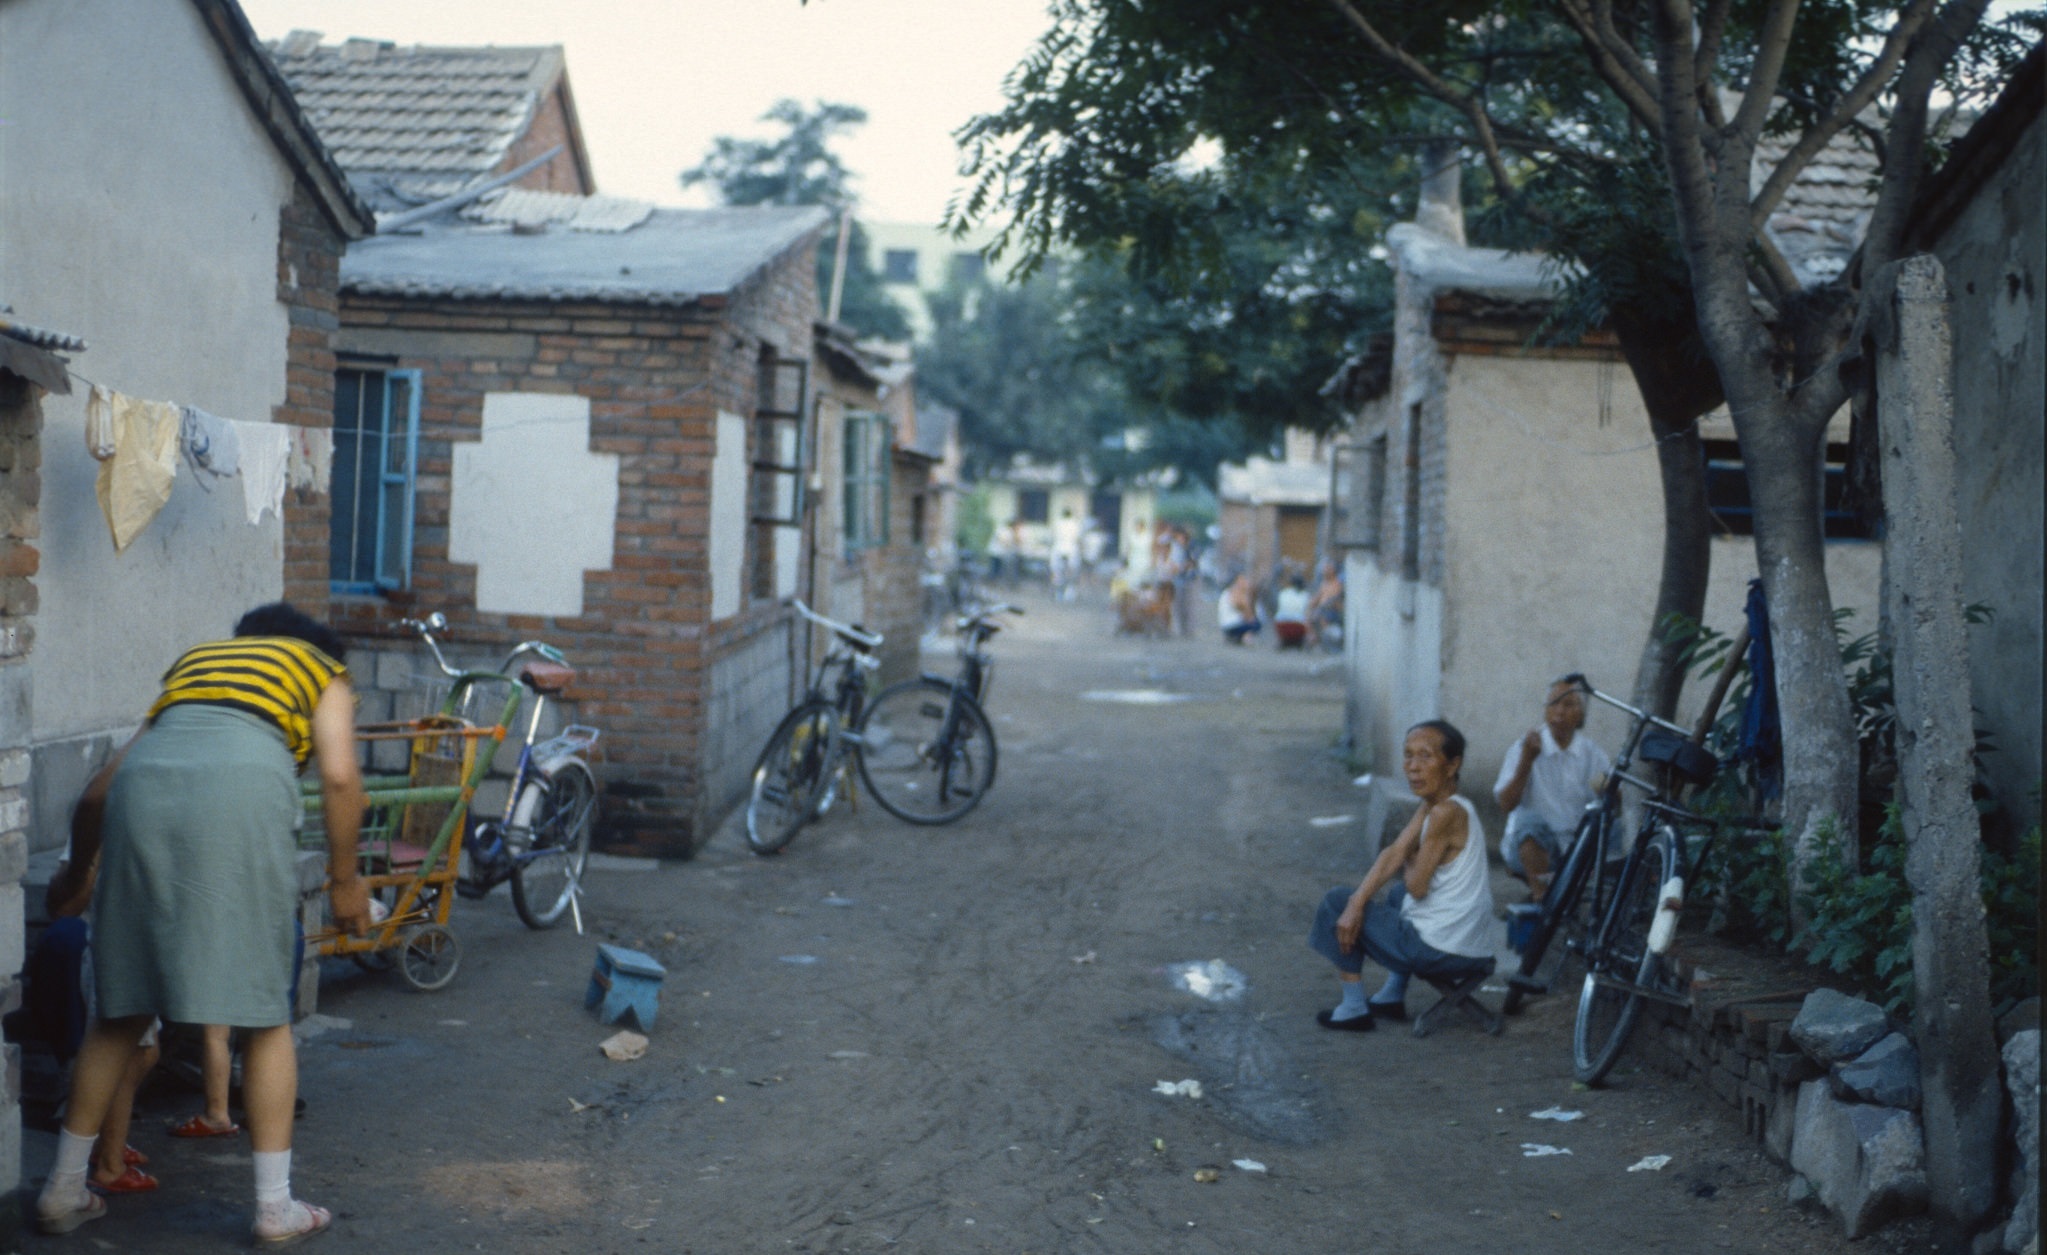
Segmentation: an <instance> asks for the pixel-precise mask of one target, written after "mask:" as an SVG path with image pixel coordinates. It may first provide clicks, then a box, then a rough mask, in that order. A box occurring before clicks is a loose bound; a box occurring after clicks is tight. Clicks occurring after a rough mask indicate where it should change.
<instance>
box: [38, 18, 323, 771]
mask: <svg viewBox="0 0 2047 1255" xmlns="http://www.w3.org/2000/svg"><path fill="white" fill-rule="evenodd" d="M0 120H4V125H0V189H4V195H0V284H4V288H0V300H4V301H6V302H7V303H9V304H11V305H13V307H14V310H15V315H16V316H17V317H19V318H21V319H22V320H23V321H26V322H30V323H34V324H37V325H42V326H50V327H56V328H60V329H62V330H65V331H68V332H72V333H75V334H77V335H80V336H82V337H83V338H84V339H85V340H86V341H87V342H88V344H89V346H90V347H89V348H88V350H87V351H85V352H83V353H78V354H75V355H73V366H74V368H75V370H76V372H77V373H78V374H79V375H81V376H84V377H86V378H89V379H92V380H95V381H97V382H99V383H102V384H105V385H107V386H109V387H112V388H115V389H118V390H120V391H122V392H126V393H128V394H130V395H134V396H139V397H145V398H149V399H153V400H162V401H171V402H177V403H181V404H189V405H195V406H198V407H200V408H202V409H205V410H208V411H211V412H213V413H215V414H219V415H221V416H223V417H228V418H235V419H242V420H251V421H258V422H263V421H268V420H269V418H270V415H271V411H272V407H274V406H275V405H277V404H278V403H279V402H281V401H282V400H283V399H284V394H285V353H286V337H287V333H288V330H289V328H288V325H287V315H286V310H285V307H284V305H282V304H281V303H280V302H279V300H278V286H279V281H280V276H279V275H278V264H277V233H278V215H279V211H280V209H281V207H282V206H283V205H284V204H285V203H286V201H287V200H288V199H289V197H290V195H291V191H292V184H291V179H290V175H289V173H288V171H287V169H286V167H285V164H284V160H283V158H282V157H281V156H280V154H279V153H278V152H277V150H276V148H275V147H274V146H273V144H272V142H271V140H270V138H269V137H268V135H267V134H266V133H265V132H264V131H263V129H262V127H261V126H260V125H259V124H258V123H257V122H256V120H255V118H254V117H253V116H252V115H251V113H250V111H249V107H248V105H247V104H246V102H245V101H244V99H243V97H242V95H241V93H240V91H239V89H238V88H237V86H236V84H235V82H234V80H233V77H232V75H231V72H230V70H229V68H228V66H227V64H226V62H225V60H224V58H223V56H222V54H221V52H220V50H219V48H218V46H217V45H216V44H215V43H214V42H213V39H212V37H211V36H210V35H209V34H208V33H207V32H206V31H205V29H204V28H203V27H202V25H201V23H200V19H199V17H198V16H197V14H196V12H195V10H194V8H193V6H191V5H189V4H182V3H177V4H172V3H158V4H143V3H134V2H132V0H130V2H123V0H9V2H8V3H5V4H0ZM85 400H86V397H85V388H84V387H83V386H80V387H79V388H78V389H77V391H76V392H75V393H74V394H73V395H72V396H69V397H58V396H53V397H49V398H47V400H46V401H45V404H44V416H45V429H44V433H43V456H44V463H43V490H42V536H41V538H40V541H39V545H40V547H41V550H42V569H41V572H40V573H39V574H38V576H37V580H36V583H37V586H38V589H39V590H40V597H41V605H40V609H39V611H38V614H37V641H36V649H35V653H34V655H33V657H32V661H31V665H32V666H33V668H34V670H35V691H36V700H35V720H34V727H35V737H36V741H37V743H38V745H44V744H47V743H49V742H51V741H53V740H57V739H62V738H67V737H78V736H85V735H99V734H104V733H107V732H109V731H111V730H114V729H117V728H121V727H127V726H132V725H133V724H134V723H135V722H136V721H137V720H138V719H139V718H140V716H141V714H142V712H143V710H144V709H145V708H146V707H147V706H148V704H149V702H150V700H151V699H152V698H153V697H154V696H155V694H156V687H157V680H158V678H159V676H160V675H161V674H162V672H163V669H164V668H165V666H167V665H168V664H169V663H170V662H171V660H172V659H173V658H174V657H175V656H176V655H177V654H178V652H179V651H181V650H182V649H184V648H185V647H186V646H188V645H190V644H192V643H194V642H195V641H198V640H203V639H207V638H209V637H216V636H220V635H223V634H225V633H226V632H227V631H228V630H229V629H230V628H231V626H232V625H233V622H234V619H235V617H236V616H237V615H238V614H239V613H240V612H241V611H242V610H244V609H246V608H247V607H249V606H251V605H254V604H257V603H259V602H263V601H268V600H274V599H275V598H276V597H277V596H278V595H279V593H280V591H281V590H282V587H283V539H282V537H283V533H282V525H281V523H280V521H279V520H278V519H277V518H276V516H275V515H270V516H268V517H267V518H266V519H265V520H264V521H263V523H262V524H261V525H260V526H252V525H250V524H249V523H248V522H247V521H246V519H245V517H244V512H243V506H242V494H241V486H240V484H239V482H235V481H230V482H228V483H226V484H224V485H217V486H215V487H214V489H213V491H211V492H210V493H209V492H207V491H204V490H202V489H201V487H200V486H199V485H198V484H197V483H196V482H195V481H194V479H193V477H192V475H191V474H190V472H189V470H181V473H180V475H179V478H178V480H177V483H176V485H175V487H174V490H173V492H172V495H171V499H170V502H169V504H168V505H167V506H166V507H165V508H164V510H163V512H162V513H161V514H159V515H158V516H157V518H156V520H155V522H154V523H152V524H151V526H150V527H149V529H148V530H147V531H146V532H144V533H143V534H142V535H141V536H140V537H139V538H138V539H137V540H136V541H135V543H134V544H133V545H131V546H130V547H129V549H128V550H127V551H126V552H125V553H122V554H119V555H116V554H115V552H114V547H113V542H112V540H111V538H110V537H109V535H108V532H107V526H106V523H105V521H104V519H103V518H102V517H101V514H100V510H99V506H98V503H97V501H96V500H95V498H94V494H93V481H94V476H95V471H96V466H97V464H96V463H94V462H93V461H92V459H91V458H90V457H88V456H87V454H86V451H85V445H84V427H83V423H84V410H85Z"/></svg>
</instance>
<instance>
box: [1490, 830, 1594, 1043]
mask: <svg viewBox="0 0 2047 1255" xmlns="http://www.w3.org/2000/svg"><path fill="white" fill-rule="evenodd" d="M1600 820H1601V815H1600V814H1597V813H1595V814H1591V815H1587V816H1586V817H1585V818H1584V819H1583V820H1581V821H1580V822H1579V824H1578V831H1577V834H1576V835H1575V836H1574V837H1572V839H1571V848H1570V850H1569V851H1568V852H1566V853H1565V855H1564V861H1563V864H1562V866H1560V867H1559V868H1558V869H1557V874H1556V877H1555V878H1554V879H1553V880H1551V881H1550V887H1549V892H1548V893H1547V894H1545V895H1544V897H1543V903H1542V906H1543V909H1542V913H1541V914H1540V915H1538V916H1537V917H1536V920H1535V928H1534V930H1533V931H1532V932H1531V933H1530V935H1529V938H1528V944H1527V945H1525V946H1524V947H1522V950H1521V964H1520V967H1519V968H1518V969H1517V970H1516V972H1515V974H1514V975H1512V976H1509V977H1508V978H1507V996H1506V997H1505V998H1503V999H1501V1002H1500V1010H1501V1012H1502V1013H1503V1014H1506V1015H1515V1014H1518V1013H1519V1012H1520V1010H1521V1006H1522V1004H1523V1003H1524V1002H1526V1001H1527V1000H1528V999H1529V998H1532V997H1535V996H1537V995H1538V994H1546V993H1549V992H1551V991H1552V990H1555V989H1558V988H1560V987H1562V986H1563V985H1564V984H1565V983H1566V982H1567V980H1568V979H1569V971H1570V969H1572V968H1573V967H1576V966H1578V965H1579V964H1580V962H1581V961H1582V960H1581V956H1582V955H1583V953H1584V946H1585V939H1586V937H1587V936H1588V935H1589V934H1590V933H1591V931H1592V926H1593V923H1594V920H1595V915H1594V904H1593V898H1594V897H1595V896H1596V893H1595V892H1594V891H1593V890H1592V888H1591V885H1592V881H1593V872H1594V864H1595V863H1596V862H1597V860H1598V858H1599V849H1600V840H1599V838H1600V826H1599V825H1600Z"/></svg>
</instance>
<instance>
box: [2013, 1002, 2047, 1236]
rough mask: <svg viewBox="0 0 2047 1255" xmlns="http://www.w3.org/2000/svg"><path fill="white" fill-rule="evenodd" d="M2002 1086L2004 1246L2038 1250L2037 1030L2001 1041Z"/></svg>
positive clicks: (2038, 1131)
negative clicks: (2005, 1099) (2007, 1106)
mask: <svg viewBox="0 0 2047 1255" xmlns="http://www.w3.org/2000/svg"><path fill="white" fill-rule="evenodd" d="M2004 1088H2005V1093H2006V1094H2008V1095H2010V1097H2011V1105H2012V1113H2013V1120H2012V1126H2011V1127H2012V1135H2013V1137H2014V1139H2015V1140H2016V1141H2017V1153H2016V1154H2014V1155H2013V1156H2012V1170H2011V1180H2012V1197H2013V1198H2014V1199H2015V1200H2016V1203H2015V1205H2014V1206H2013V1208H2012V1213H2011V1219H2010V1221H2008V1222H2007V1223H2006V1224H2005V1227H2004V1249H2006V1250H2008V1251H2024V1250H2029V1249H2030V1250H2033V1251H2038V1250H2039V1249H2040V1030H2039V1029H2037V1028H2032V1029H2027V1030H2025V1031H2023V1032H2020V1033H2015V1034H2013V1035H2012V1039H2011V1040H2010V1041H2008V1042H2006V1043H2005V1044H2004Z"/></svg>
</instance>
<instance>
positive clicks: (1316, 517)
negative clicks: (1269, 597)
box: [1216, 428, 1331, 584]
mask: <svg viewBox="0 0 2047 1255" xmlns="http://www.w3.org/2000/svg"><path fill="white" fill-rule="evenodd" d="M1280 439H1281V450H1280V456H1279V457H1278V458H1255V457H1254V458H1246V459H1245V460H1244V461H1242V462H1238V463H1231V464H1228V465H1224V466H1222V467H1220V468H1218V470H1217V474H1216V497H1217V499H1218V500H1219V502H1220V506H1219V509H1218V511H1217V515H1216V530H1217V533H1218V534H1217V539H1216V547H1217V550H1218V551H1219V553H1218V557H1219V559H1220V562H1221V565H1222V567H1223V568H1225V569H1235V570H1245V571H1249V572H1250V573H1251V577H1252V578H1253V579H1254V580H1257V581H1258V582H1259V583H1261V584H1265V583H1268V582H1270V581H1271V580H1272V578H1273V575H1274V573H1275V572H1277V571H1280V570H1282V569H1287V570H1293V571H1297V572H1299V573H1300V574H1301V575H1302V576H1304V577H1305V576H1310V575H1312V574H1313V573H1314V567H1315V560H1316V559H1317V558H1318V557H1320V556H1321V555H1322V554H1323V553H1325V552H1327V550H1328V543H1327V542H1328V519H1329V484H1330V479H1329V474H1330V472H1329V447H1330V443H1331V442H1330V440H1329V438H1326V437H1321V436H1317V435H1315V434H1314V433H1313V432H1309V431H1302V430H1299V429H1297V428H1288V429H1287V430H1286V431H1285V432H1284V433H1283V434H1282V435H1281V438H1280Z"/></svg>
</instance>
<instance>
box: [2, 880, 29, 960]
mask: <svg viewBox="0 0 2047 1255" xmlns="http://www.w3.org/2000/svg"><path fill="white" fill-rule="evenodd" d="M23 901H24V899H23V896H22V892H21V885H20V883H19V882H16V883H14V884H0V976H12V975H14V974H15V973H16V972H19V971H20V970H21V964H22V960H23V959H25V958H26V957H27V953H26V952H27V949H28V928H27V917H26V916H24V915H23V914H22V907H23Z"/></svg>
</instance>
